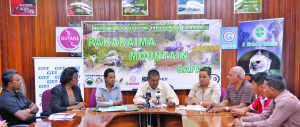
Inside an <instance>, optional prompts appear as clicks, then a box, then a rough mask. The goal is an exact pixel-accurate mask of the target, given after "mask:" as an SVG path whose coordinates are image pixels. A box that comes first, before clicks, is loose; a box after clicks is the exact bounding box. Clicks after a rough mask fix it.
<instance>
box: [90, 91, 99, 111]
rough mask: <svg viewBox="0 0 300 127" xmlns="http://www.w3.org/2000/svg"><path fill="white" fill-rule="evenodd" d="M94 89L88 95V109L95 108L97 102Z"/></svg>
mask: <svg viewBox="0 0 300 127" xmlns="http://www.w3.org/2000/svg"><path fill="white" fill-rule="evenodd" d="M95 94H96V89H93V90H92V93H91V95H90V104H89V107H96V106H97V102H96V95H95Z"/></svg>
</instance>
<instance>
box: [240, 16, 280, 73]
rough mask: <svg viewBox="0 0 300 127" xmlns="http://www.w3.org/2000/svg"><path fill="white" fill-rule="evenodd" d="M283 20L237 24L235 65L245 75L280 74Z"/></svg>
mask: <svg viewBox="0 0 300 127" xmlns="http://www.w3.org/2000/svg"><path fill="white" fill-rule="evenodd" d="M283 24H284V19H283V18H276V19H267V20H258V21H251V22H240V23H239V34H238V55H237V60H238V61H237V65H238V66H241V67H243V68H244V70H245V72H246V74H247V75H249V76H252V75H254V74H255V73H257V72H267V73H268V74H280V65H281V60H282V48H283V35H284V34H283Z"/></svg>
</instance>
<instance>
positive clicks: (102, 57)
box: [82, 20, 222, 90]
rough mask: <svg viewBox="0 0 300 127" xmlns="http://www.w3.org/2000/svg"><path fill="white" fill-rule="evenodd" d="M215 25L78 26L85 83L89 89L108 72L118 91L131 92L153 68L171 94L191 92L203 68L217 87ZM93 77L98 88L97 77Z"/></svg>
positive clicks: (181, 22) (217, 35)
mask: <svg viewBox="0 0 300 127" xmlns="http://www.w3.org/2000/svg"><path fill="white" fill-rule="evenodd" d="M221 24H222V21H221V20H167V21H166V20H163V21H110V22H100V21H86V22H82V26H83V50H84V53H83V55H84V57H85V60H84V66H85V69H84V70H85V72H84V74H85V75H86V82H85V84H86V86H87V85H88V84H90V85H94V83H91V81H96V80H95V76H93V75H103V73H104V71H105V70H106V69H107V68H113V69H115V71H116V83H118V84H120V85H121V88H122V90H132V89H137V88H138V85H140V84H141V83H143V82H145V81H146V80H147V78H146V76H147V73H148V71H149V70H151V69H157V70H158V71H159V72H160V77H161V80H163V81H167V82H168V83H170V84H172V85H173V86H174V88H175V89H191V87H192V85H193V84H194V83H196V82H198V81H199V74H198V73H199V70H200V69H201V68H202V67H205V66H207V67H211V68H212V73H213V75H212V79H213V80H215V81H218V82H219V81H220V76H221V69H220V28H221ZM87 75H92V76H91V78H89V77H90V76H87ZM96 78H98V79H99V80H97V81H100V82H98V84H101V80H100V79H102V78H101V76H98V77H97V76H96ZM92 79H94V80H92ZM94 86H97V85H94Z"/></svg>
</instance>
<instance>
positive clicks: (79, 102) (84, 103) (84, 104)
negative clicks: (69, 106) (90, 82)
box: [76, 102, 87, 105]
mask: <svg viewBox="0 0 300 127" xmlns="http://www.w3.org/2000/svg"><path fill="white" fill-rule="evenodd" d="M78 103H80V102H76V104H78ZM83 103H84V102H83ZM84 105H87V104H86V103H84Z"/></svg>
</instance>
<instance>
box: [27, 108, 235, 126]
mask: <svg viewBox="0 0 300 127" xmlns="http://www.w3.org/2000/svg"><path fill="white" fill-rule="evenodd" d="M127 107H128V108H136V107H137V105H127ZM178 107H182V105H180V106H176V107H174V108H167V107H159V108H153V109H150V108H143V109H141V110H140V112H139V111H128V112H94V111H93V109H94V108H86V109H84V110H81V111H66V112H64V113H76V116H74V118H73V120H49V119H48V118H45V119H43V120H41V121H38V122H36V123H35V124H33V125H30V126H29V127H39V126H40V127H41V126H43V127H48V126H52V127H74V126H84V127H102V126H108V127H139V126H140V124H141V125H142V126H143V127H146V123H147V119H146V114H148V116H149V114H150V113H152V116H155V117H154V118H155V122H156V126H157V127H199V126H205V127H221V126H227V125H228V124H229V123H231V122H232V121H233V120H234V119H235V118H234V117H232V116H231V115H230V113H229V112H221V113H208V112H206V111H191V110H179V109H178ZM151 110H152V112H151ZM139 114H140V115H139ZM139 119H141V120H139ZM152 120H153V119H152ZM139 121H141V122H139ZM149 121H150V120H149Z"/></svg>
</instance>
